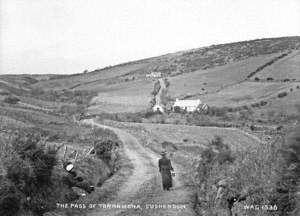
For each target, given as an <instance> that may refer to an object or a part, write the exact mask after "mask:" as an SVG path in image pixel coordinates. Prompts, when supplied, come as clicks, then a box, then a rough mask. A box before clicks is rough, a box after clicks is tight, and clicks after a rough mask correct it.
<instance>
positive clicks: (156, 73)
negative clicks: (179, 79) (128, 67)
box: [146, 72, 161, 78]
mask: <svg viewBox="0 0 300 216" xmlns="http://www.w3.org/2000/svg"><path fill="white" fill-rule="evenodd" d="M146 77H152V78H160V77H161V72H151V73H149V74H146Z"/></svg>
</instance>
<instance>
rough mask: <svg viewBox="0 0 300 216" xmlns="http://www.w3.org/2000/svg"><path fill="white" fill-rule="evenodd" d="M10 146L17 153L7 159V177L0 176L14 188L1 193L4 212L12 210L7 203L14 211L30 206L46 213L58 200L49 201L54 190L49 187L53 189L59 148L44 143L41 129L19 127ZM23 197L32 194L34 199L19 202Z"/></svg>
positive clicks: (0, 199) (33, 210)
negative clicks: (48, 146)
mask: <svg viewBox="0 0 300 216" xmlns="http://www.w3.org/2000/svg"><path fill="white" fill-rule="evenodd" d="M10 148H11V149H12V150H13V152H14V154H12V153H10V154H12V155H11V156H10V157H6V159H5V162H4V165H5V169H6V176H5V179H6V180H5V179H4V180H3V181H1V179H0V183H1V184H3V182H4V183H5V182H8V184H10V186H9V188H11V190H9V191H6V192H5V193H0V206H1V209H0V212H5V214H3V215H9V214H10V210H9V211H8V210H7V209H5V208H4V207H3V206H4V205H5V206H7V205H9V206H10V208H12V210H13V211H18V210H20V209H27V210H29V211H31V212H34V213H35V214H37V215H42V213H44V212H46V211H47V210H48V209H49V208H51V207H50V206H51V205H53V204H54V203H51V202H50V201H49V199H50V198H51V193H47V190H51V191H52V190H53V188H52V187H53V182H52V171H53V168H54V166H55V165H56V151H57V150H55V149H53V148H46V147H44V146H43V145H42V144H41V132H40V130H39V129H27V130H25V131H18V132H17V133H16V135H15V137H14V138H13V139H12V141H11V145H10ZM50 188H52V189H50ZM22 197H23V198H26V197H31V201H30V202H25V203H24V202H19V201H20V199H21V198H22ZM52 198H53V197H52ZM18 200H19V201H18Z"/></svg>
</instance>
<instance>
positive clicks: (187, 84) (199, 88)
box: [169, 54, 278, 98]
mask: <svg viewBox="0 0 300 216" xmlns="http://www.w3.org/2000/svg"><path fill="white" fill-rule="evenodd" d="M277 55H278V54H270V55H263V56H258V57H252V58H249V59H246V60H241V61H238V62H233V63H228V64H226V65H225V66H219V67H215V68H212V69H206V70H199V71H195V72H191V73H187V74H182V75H178V76H174V77H170V79H169V80H170V82H171V85H170V90H169V94H170V96H171V97H173V98H176V97H182V96H193V95H202V94H206V93H213V92H215V91H220V90H222V89H223V88H225V87H226V86H229V85H233V84H236V83H239V82H242V81H244V80H245V79H246V78H247V76H248V75H249V74H250V73H251V72H252V71H255V69H256V68H258V67H259V66H261V65H263V64H264V63H265V62H267V61H269V60H270V59H272V58H274V57H275V56H277Z"/></svg>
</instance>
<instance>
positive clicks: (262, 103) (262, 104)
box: [260, 101, 268, 106]
mask: <svg viewBox="0 0 300 216" xmlns="http://www.w3.org/2000/svg"><path fill="white" fill-rule="evenodd" d="M267 104H268V102H267V101H261V102H260V106H265V105H267Z"/></svg>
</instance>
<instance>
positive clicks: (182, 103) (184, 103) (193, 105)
mask: <svg viewBox="0 0 300 216" xmlns="http://www.w3.org/2000/svg"><path fill="white" fill-rule="evenodd" d="M201 104H202V102H201V100H200V99H197V100H179V99H178V98H176V101H175V103H174V104H173V106H172V109H173V111H175V110H176V109H178V108H179V109H181V110H186V111H187V112H195V111H199V110H200V109H201V106H200V105H201Z"/></svg>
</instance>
